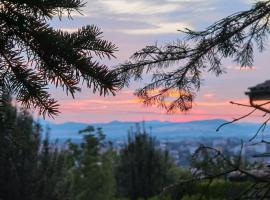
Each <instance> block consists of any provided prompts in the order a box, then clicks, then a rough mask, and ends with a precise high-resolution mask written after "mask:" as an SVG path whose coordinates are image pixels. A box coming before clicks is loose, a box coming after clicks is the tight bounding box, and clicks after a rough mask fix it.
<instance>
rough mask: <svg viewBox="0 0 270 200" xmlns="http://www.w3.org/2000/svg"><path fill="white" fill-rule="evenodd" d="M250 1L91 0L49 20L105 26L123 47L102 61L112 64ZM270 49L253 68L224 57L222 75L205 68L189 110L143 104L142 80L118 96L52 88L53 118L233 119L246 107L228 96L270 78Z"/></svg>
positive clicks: (238, 97)
mask: <svg viewBox="0 0 270 200" xmlns="http://www.w3.org/2000/svg"><path fill="white" fill-rule="evenodd" d="M252 3H254V1H252V0H136V1H135V0H134V1H132V0H95V1H90V0H89V1H86V6H85V7H84V8H83V9H82V13H83V15H81V14H79V13H73V14H72V16H73V20H68V19H67V17H63V18H62V20H61V21H59V19H58V18H57V17H56V18H54V19H53V21H52V22H51V25H52V26H53V27H55V28H59V29H63V30H66V31H70V32H72V31H74V30H77V29H78V28H79V27H81V26H84V25H87V24H95V25H97V26H98V27H100V28H101V29H102V31H103V32H104V34H103V35H104V38H105V39H108V40H110V41H112V42H114V43H115V44H116V45H117V46H118V48H119V51H118V52H117V53H116V56H117V58H116V59H112V60H109V61H108V60H106V61H104V62H105V63H106V64H107V65H109V66H116V65H117V64H119V63H122V62H124V61H126V60H128V59H129V57H130V56H131V55H132V53H134V52H135V51H136V50H139V49H141V48H142V47H144V46H146V45H151V44H154V43H155V42H157V43H158V44H160V45H162V44H163V43H164V42H169V41H173V40H176V39H183V38H184V35H183V34H182V33H180V32H178V31H177V30H179V29H184V28H185V27H187V28H190V29H194V30H202V29H204V28H205V27H207V26H209V25H211V24H212V23H214V22H215V21H217V20H219V19H221V18H222V17H225V16H227V15H229V14H232V13H234V12H238V11H241V10H245V9H249V8H250V6H251V5H252ZM268 54H269V51H268V50H266V51H265V52H264V53H263V54H258V53H255V63H254V67H253V69H252V70H250V69H242V70H240V67H239V66H237V65H236V64H234V63H232V62H231V61H230V60H225V61H224V62H223V64H224V67H225V68H226V69H227V70H226V71H227V73H226V74H224V75H222V76H221V77H215V76H214V75H211V74H205V76H204V81H203V85H202V89H201V91H200V92H199V93H198V95H197V98H196V102H195V106H194V109H193V110H192V111H191V112H190V113H188V114H183V113H177V114H174V115H167V114H166V113H165V111H164V110H160V109H157V108H149V107H144V106H143V105H141V104H140V103H138V101H137V100H136V98H135V97H134V96H133V92H134V90H135V89H136V88H138V87H139V86H142V85H144V84H145V82H143V81H142V82H140V83H138V82H136V83H133V84H132V85H131V87H130V88H125V89H124V90H123V91H120V92H119V93H118V95H117V96H116V97H105V98H103V97H98V96H96V95H93V94H92V93H91V91H90V90H87V89H83V91H82V93H81V94H78V95H77V96H76V99H75V100H73V99H72V98H71V97H66V96H65V95H63V93H61V92H59V90H53V94H54V96H55V97H57V99H58V100H59V103H60V104H61V110H60V111H61V112H62V113H61V114H60V116H59V117H57V118H56V119H55V120H56V121H57V122H64V121H81V122H107V121H112V120H121V121H140V120H152V119H158V120H170V121H189V120H196V119H210V118H224V119H231V118H232V117H236V116H239V115H240V114H242V113H244V112H246V110H245V109H242V108H239V107H234V106H232V105H230V104H229V101H237V102H246V100H247V97H246V96H245V95H244V92H245V91H246V89H247V88H248V87H249V86H253V85H256V84H257V83H260V82H263V81H264V80H266V79H268V78H269V72H270V68H269V66H268V65H269V58H268V56H267V55H268ZM258 114H259V113H258ZM255 118H256V117H255ZM255 118H251V119H250V120H256V119H255Z"/></svg>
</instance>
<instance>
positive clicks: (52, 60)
mask: <svg viewBox="0 0 270 200" xmlns="http://www.w3.org/2000/svg"><path fill="white" fill-rule="evenodd" d="M83 5H84V3H83V2H82V1H81V0H57V1H54V0H53V1H52V0H32V1H31V0H29V1H28V0H23V1H21V0H1V1H0V27H1V33H0V86H1V90H0V91H2V90H3V88H5V89H6V90H7V89H8V90H9V91H10V92H12V93H13V94H14V95H15V96H16V97H17V100H18V101H19V102H21V103H22V105H23V106H25V107H27V108H29V107H32V108H37V109H39V111H40V114H43V115H47V114H48V115H49V116H53V115H56V114H57V113H58V112H59V110H58V103H57V101H56V100H55V99H54V98H53V97H52V96H51V94H50V93H49V92H48V88H49V85H53V86H55V87H61V88H62V89H63V90H64V91H65V92H66V93H67V95H68V94H70V95H71V96H72V97H74V95H75V93H76V92H79V91H80V86H81V83H84V84H85V85H86V86H87V87H88V88H92V90H93V92H98V93H99V94H100V95H107V94H109V93H112V94H115V92H116V91H117V90H118V89H119V87H120V85H121V82H120V81H119V79H118V78H117V75H116V73H114V72H113V71H111V70H110V69H109V68H108V67H107V66H105V65H103V64H102V63H100V62H99V61H98V60H95V58H100V59H102V58H104V57H107V58H111V57H114V52H115V51H116V50H117V48H116V46H115V45H114V44H113V43H111V42H109V41H106V40H104V39H103V38H102V32H101V30H100V29H99V28H98V27H96V26H94V25H91V26H90V25H89V26H85V27H82V28H81V29H79V30H78V31H76V32H73V33H68V32H65V31H62V30H56V29H53V28H52V27H50V25H49V21H50V20H51V19H52V18H53V17H60V18H61V17H62V16H63V15H68V16H70V15H71V13H72V12H76V11H77V12H79V11H80V10H81V9H82V7H83Z"/></svg>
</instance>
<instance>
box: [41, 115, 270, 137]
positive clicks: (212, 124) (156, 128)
mask: <svg viewBox="0 0 270 200" xmlns="http://www.w3.org/2000/svg"><path fill="white" fill-rule="evenodd" d="M225 122H226V121H225V120H222V119H214V120H202V121H191V122H168V121H165V122H162V121H146V122H144V127H145V129H146V130H147V131H148V132H150V133H151V134H152V135H153V136H155V137H156V138H157V139H159V140H175V141H177V140H184V139H187V138H216V137H237V138H243V139H246V138H250V137H252V136H253V135H254V134H255V133H256V131H257V129H258V128H259V124H254V123H235V124H229V125H226V126H224V127H223V128H222V129H221V130H220V131H219V132H216V129H217V127H218V126H220V125H221V124H223V123H225ZM40 123H41V124H42V125H43V126H49V127H50V129H51V131H50V138H51V139H52V140H54V139H59V140H66V139H72V140H81V138H82V136H81V135H79V134H78V131H79V130H81V129H84V128H85V127H87V126H89V125H91V126H94V127H95V128H98V127H100V128H102V130H103V132H104V134H105V135H106V138H107V139H109V140H112V141H119V140H120V141H123V140H125V139H126V138H127V133H128V131H129V130H130V129H131V127H133V129H134V128H135V126H136V122H120V121H112V122H109V123H92V124H91V123H89V124H87V123H77V122H67V123H62V124H54V123H51V122H47V121H40ZM141 126H142V123H141ZM265 132H269V129H267V130H265Z"/></svg>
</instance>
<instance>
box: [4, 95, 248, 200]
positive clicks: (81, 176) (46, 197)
mask: <svg viewBox="0 0 270 200" xmlns="http://www.w3.org/2000/svg"><path fill="white" fill-rule="evenodd" d="M5 102H7V103H5V105H4V106H3V107H1V108H0V109H1V113H0V114H1V120H2V123H0V200H18V199H20V200H37V199H39V200H88V199H91V200H113V199H114V200H127V199H130V200H138V199H143V200H147V199H160V198H161V199H166V200H171V199H172V200H176V199H198V198H201V194H205V195H206V197H207V199H227V198H225V195H230V196H234V195H236V194H238V193H239V191H242V190H244V188H246V187H247V185H248V183H247V182H245V183H241V184H236V185H235V184H234V185H232V184H230V183H229V182H228V181H227V180H226V179H219V180H216V181H214V182H211V184H206V182H202V183H199V184H197V183H194V182H186V184H183V182H181V181H183V180H189V179H191V178H192V176H191V173H190V171H188V170H184V169H182V168H180V167H177V166H176V165H175V164H174V162H173V160H172V159H171V157H170V156H169V153H168V151H166V150H160V149H158V148H156V144H157V141H156V140H155V139H154V138H153V137H151V136H150V135H149V134H147V133H146V131H145V130H144V129H143V128H140V127H139V126H137V128H136V129H135V130H134V131H132V132H130V133H129V136H128V138H127V141H126V144H125V145H124V147H123V148H122V149H121V150H120V151H119V152H117V151H115V150H114V149H113V146H112V144H111V143H110V142H107V141H106V140H105V136H104V134H103V133H102V130H101V129H95V128H94V127H91V126H89V127H86V128H85V129H84V130H81V131H80V132H79V134H82V135H83V138H84V139H83V141H82V143H81V144H74V143H72V142H71V141H67V142H66V143H65V145H64V146H61V148H59V145H58V144H57V142H55V143H51V142H49V132H48V130H45V132H46V133H45V134H43V132H44V130H42V127H41V126H40V124H38V123H37V122H35V121H34V120H33V118H32V116H31V115H30V114H29V113H28V112H27V111H25V110H21V111H18V109H16V108H15V107H13V106H12V105H11V99H9V100H7V101H5ZM42 135H45V137H42ZM196 165H199V163H198V162H196ZM202 166H204V165H202ZM216 168H217V169H218V167H216ZM179 183H181V184H179ZM206 186H210V189H209V187H208V188H207V187H206ZM172 188H173V189H172ZM211 188H212V189H211ZM233 188H235V189H233ZM207 195H208V196H207Z"/></svg>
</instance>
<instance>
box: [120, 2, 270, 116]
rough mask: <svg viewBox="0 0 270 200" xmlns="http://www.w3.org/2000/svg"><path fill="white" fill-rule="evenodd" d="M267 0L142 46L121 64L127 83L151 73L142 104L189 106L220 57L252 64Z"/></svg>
mask: <svg viewBox="0 0 270 200" xmlns="http://www.w3.org/2000/svg"><path fill="white" fill-rule="evenodd" d="M269 20H270V1H259V2H257V3H256V4H254V5H253V6H252V8H251V9H250V10H247V11H243V12H238V13H235V14H232V15H230V16H228V17H225V18H223V19H221V20H220V21H217V22H216V23H214V24H213V25H211V26H209V27H208V28H206V29H205V30H204V31H192V30H189V29H186V30H185V31H182V32H184V34H186V36H187V39H186V40H185V41H180V40H179V41H175V42H173V43H168V44H165V45H164V46H161V47H160V46H157V45H153V46H146V47H145V48H143V49H142V50H140V51H138V52H136V53H134V55H133V56H132V57H131V60H132V61H129V62H127V63H125V64H123V65H122V66H120V67H119V69H118V70H119V73H121V74H122V76H123V78H124V79H125V80H126V83H127V84H128V83H129V82H130V79H131V78H134V79H135V80H138V79H142V77H143V74H144V73H145V72H146V73H151V74H152V82H151V83H149V84H147V85H146V86H145V87H143V88H141V89H139V90H138V91H137V92H136V95H137V96H138V97H140V98H141V99H142V100H143V102H144V103H145V104H146V105H157V106H159V107H162V108H165V109H166V110H167V111H168V112H173V111H175V110H180V111H187V110H189V109H191V108H192V102H193V101H194V97H195V94H196V92H197V91H198V90H199V89H200V85H201V80H202V73H203V72H212V73H214V74H216V75H217V76H218V75H220V74H222V73H223V72H224V71H225V69H224V68H223V66H222V59H224V58H230V59H233V61H234V62H236V63H237V64H240V65H241V66H242V67H250V66H252V64H253V56H254V54H253V52H254V49H255V48H257V49H258V50H259V51H260V52H261V51H263V50H264V47H265V44H266V39H267V36H268V34H269V33H270V23H269ZM169 67H172V69H171V70H170V68H169Z"/></svg>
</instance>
